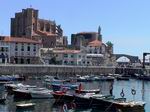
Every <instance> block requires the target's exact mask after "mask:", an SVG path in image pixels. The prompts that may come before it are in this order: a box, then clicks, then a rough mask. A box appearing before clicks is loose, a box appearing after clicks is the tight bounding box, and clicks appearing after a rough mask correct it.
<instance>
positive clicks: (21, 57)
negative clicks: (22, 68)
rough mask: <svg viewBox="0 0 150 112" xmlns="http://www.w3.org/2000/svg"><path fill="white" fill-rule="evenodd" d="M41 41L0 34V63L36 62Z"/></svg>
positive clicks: (37, 61)
mask: <svg viewBox="0 0 150 112" xmlns="http://www.w3.org/2000/svg"><path fill="white" fill-rule="evenodd" d="M41 47H42V44H41V42H39V41H35V40H31V39H27V38H17V37H6V36H0V48H1V52H0V53H1V56H0V57H1V63H14V64H37V63H40V60H39V49H40V48H41Z"/></svg>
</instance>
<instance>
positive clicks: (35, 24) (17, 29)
mask: <svg viewBox="0 0 150 112" xmlns="http://www.w3.org/2000/svg"><path fill="white" fill-rule="evenodd" d="M38 12H39V11H38V10H35V9H33V8H27V9H23V10H22V12H18V13H15V17H14V18H11V36H12V37H23V38H24V37H26V38H30V39H35V40H42V43H43V47H56V46H61V45H63V30H62V28H61V26H60V25H56V23H55V21H51V20H45V19H40V18H39V17H38V15H39V14H38Z"/></svg>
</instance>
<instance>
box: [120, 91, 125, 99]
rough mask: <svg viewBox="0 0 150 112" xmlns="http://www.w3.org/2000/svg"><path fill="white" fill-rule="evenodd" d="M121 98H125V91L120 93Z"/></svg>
mask: <svg viewBox="0 0 150 112" xmlns="http://www.w3.org/2000/svg"><path fill="white" fill-rule="evenodd" d="M120 96H121V97H122V98H123V97H124V91H123V89H122V91H121V93H120Z"/></svg>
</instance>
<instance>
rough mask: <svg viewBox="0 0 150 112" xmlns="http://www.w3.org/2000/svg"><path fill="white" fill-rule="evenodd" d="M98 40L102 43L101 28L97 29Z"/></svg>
mask: <svg viewBox="0 0 150 112" xmlns="http://www.w3.org/2000/svg"><path fill="white" fill-rule="evenodd" d="M98 40H100V41H102V35H101V27H100V26H99V27H98Z"/></svg>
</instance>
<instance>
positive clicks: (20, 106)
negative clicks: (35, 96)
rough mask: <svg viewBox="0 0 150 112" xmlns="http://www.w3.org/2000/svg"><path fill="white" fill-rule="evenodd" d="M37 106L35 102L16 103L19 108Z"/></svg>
mask: <svg viewBox="0 0 150 112" xmlns="http://www.w3.org/2000/svg"><path fill="white" fill-rule="evenodd" d="M34 106H35V103H20V104H16V107H17V108H20V109H21V108H22V109H24V108H31V107H34Z"/></svg>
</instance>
